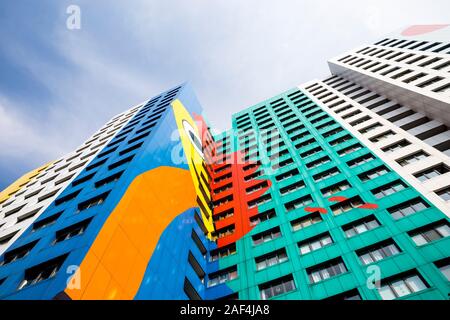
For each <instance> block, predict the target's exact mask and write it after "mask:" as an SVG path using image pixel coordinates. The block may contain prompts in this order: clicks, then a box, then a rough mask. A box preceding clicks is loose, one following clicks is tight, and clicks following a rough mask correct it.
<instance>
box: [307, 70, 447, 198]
mask: <svg viewBox="0 0 450 320" xmlns="http://www.w3.org/2000/svg"><path fill="white" fill-rule="evenodd" d="M324 83H326V84H328V85H330V86H332V87H334V88H335V89H336V90H340V91H342V93H344V94H348V92H345V90H346V89H349V88H355V85H354V84H352V83H351V82H349V81H347V80H345V79H341V78H339V77H336V76H333V77H331V78H330V79H327V80H325V81H324ZM348 84H350V85H348ZM342 86H346V87H342ZM320 88H323V87H321V86H319V84H314V85H313V86H311V87H309V89H308V90H310V91H312V92H314V94H317V90H319V89H320ZM354 90H359V91H363V88H362V87H359V86H356V88H355V89H354ZM364 92H367V91H364ZM377 97H378V98H380V96H378V95H376V96H373V97H371V99H375V98H377ZM352 98H354V97H352ZM386 103H389V100H381V101H379V102H376V103H375V104H373V105H371V106H367V107H368V108H369V109H372V108H374V107H378V106H383V105H385V104H386ZM340 104H344V101H343V100H342V103H340ZM340 104H338V105H340ZM336 106H337V105H335V106H329V107H336ZM398 108H401V106H398V105H392V106H391V107H389V108H388V109H389V110H396V109H398ZM337 111H339V110H337ZM378 113H381V111H380V112H378ZM401 115H402V116H403V115H404V114H403V113H402V114H401ZM370 119H371V117H370V116H363V117H362V118H361V119H358V120H355V121H354V122H352V123H351V125H352V126H355V125H359V124H361V123H363V122H366V121H368V120H370ZM427 121H429V120H427ZM379 127H382V125H381V124H380V123H379V122H377V123H375V124H371V125H369V126H367V127H365V128H363V129H361V130H360V132H361V133H362V134H366V133H369V132H371V131H372V130H375V129H377V128H379ZM402 128H403V129H408V128H405V127H402ZM412 128H414V127H412ZM442 130H444V131H445V130H447V128H446V127H445V126H442V128H441V129H440V130H438V131H436V130H434V129H433V130H432V131H430V133H429V134H428V132H427V135H424V136H418V138H422V139H428V138H430V135H438V134H440V133H441V132H442ZM393 135H395V133H394V132H393V131H392V130H388V131H386V132H384V133H382V134H379V135H377V136H375V137H372V138H371V141H372V142H375V143H376V142H380V141H382V140H384V139H386V138H389V137H391V136H393ZM409 145H411V143H410V142H409V141H408V140H406V139H402V140H400V141H398V142H395V143H393V144H390V145H388V146H386V147H383V148H382V149H381V150H382V151H383V152H387V153H390V152H394V151H397V150H399V149H401V148H404V147H407V146H409ZM435 147H436V148H437V149H438V150H440V151H444V150H446V149H448V147H450V146H447V144H441V145H437V146H435ZM427 157H429V154H428V153H426V152H425V151H423V150H419V151H415V152H413V153H411V154H409V155H407V156H404V157H402V158H399V159H397V160H396V161H397V163H399V164H400V165H401V166H407V165H409V164H412V163H415V162H417V161H419V160H421V159H425V158H427ZM448 170H449V169H448V166H447V165H446V164H444V163H441V164H438V165H435V166H433V167H431V168H427V169H425V170H422V171H420V172H416V173H414V174H413V175H414V176H415V177H416V178H417V179H418V180H419V181H422V182H423V181H426V180H429V179H431V178H434V177H436V176H440V175H442V174H446V173H447V172H448ZM449 188H450V186H447V187H445V188H441V189H439V190H436V193H437V194H438V195H439V196H441V198H442V199H443V200H445V201H448V200H447V199H448V196H446V194H447V190H448V189H449Z"/></svg>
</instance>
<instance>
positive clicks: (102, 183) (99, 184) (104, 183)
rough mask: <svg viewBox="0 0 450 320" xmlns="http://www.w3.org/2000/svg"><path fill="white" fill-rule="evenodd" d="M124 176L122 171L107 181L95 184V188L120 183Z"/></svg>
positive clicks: (103, 180)
mask: <svg viewBox="0 0 450 320" xmlns="http://www.w3.org/2000/svg"><path fill="white" fill-rule="evenodd" d="M122 174H123V171H120V172H118V173H115V174H113V175H111V176H109V177H106V178H105V179H102V180H99V181H97V182H96V183H95V187H96V188H97V189H98V188H101V187H103V186H106V185H107V184H110V183H114V182H116V181H118V180H119V179H120V177H121V176H122Z"/></svg>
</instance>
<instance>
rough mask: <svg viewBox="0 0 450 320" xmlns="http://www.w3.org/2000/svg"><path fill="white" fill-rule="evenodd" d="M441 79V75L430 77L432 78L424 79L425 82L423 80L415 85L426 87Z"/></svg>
mask: <svg viewBox="0 0 450 320" xmlns="http://www.w3.org/2000/svg"><path fill="white" fill-rule="evenodd" d="M441 80H444V78H443V77H434V78H432V79H430V80H428V81H425V82H423V83H421V84H418V85H417V86H418V87H419V88H426V87H429V86H431V85H432V84H435V83H437V82H439V81H441Z"/></svg>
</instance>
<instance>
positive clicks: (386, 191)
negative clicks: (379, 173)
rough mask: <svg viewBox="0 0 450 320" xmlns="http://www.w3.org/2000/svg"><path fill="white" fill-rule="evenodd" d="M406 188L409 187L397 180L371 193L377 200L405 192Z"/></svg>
mask: <svg viewBox="0 0 450 320" xmlns="http://www.w3.org/2000/svg"><path fill="white" fill-rule="evenodd" d="M406 188H407V185H406V184H405V183H404V182H403V181H401V180H396V181H394V182H390V183H388V184H386V185H384V186H381V187H379V188H376V189H373V190H372V191H371V192H372V193H373V195H374V196H375V197H376V198H377V199H383V198H384V197H387V196H390V195H392V194H394V193H397V192H400V191H402V190H405V189H406Z"/></svg>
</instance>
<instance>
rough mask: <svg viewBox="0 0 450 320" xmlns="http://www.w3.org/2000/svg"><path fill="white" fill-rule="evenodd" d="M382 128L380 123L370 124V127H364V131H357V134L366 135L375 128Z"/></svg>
mask: <svg viewBox="0 0 450 320" xmlns="http://www.w3.org/2000/svg"><path fill="white" fill-rule="evenodd" d="M382 126H383V125H382V124H381V123H379V122H377V123H375V124H372V125H370V126H368V127H365V128H364V129H361V130H359V132H360V133H362V134H366V133H369V132H371V131H373V130H375V129H377V128H380V127H382Z"/></svg>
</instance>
